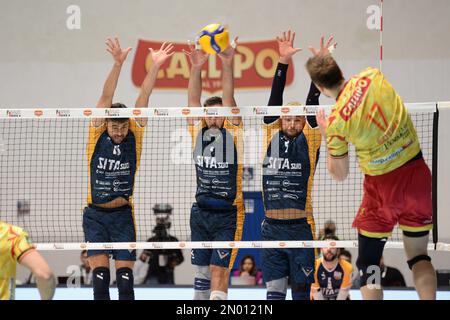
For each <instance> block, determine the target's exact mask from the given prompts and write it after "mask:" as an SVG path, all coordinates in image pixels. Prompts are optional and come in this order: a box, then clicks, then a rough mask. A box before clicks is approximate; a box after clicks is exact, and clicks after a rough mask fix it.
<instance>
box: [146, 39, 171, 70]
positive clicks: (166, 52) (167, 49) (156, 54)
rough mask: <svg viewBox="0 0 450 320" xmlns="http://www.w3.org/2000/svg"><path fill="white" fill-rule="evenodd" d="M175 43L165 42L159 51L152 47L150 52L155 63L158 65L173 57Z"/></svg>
mask: <svg viewBox="0 0 450 320" xmlns="http://www.w3.org/2000/svg"><path fill="white" fill-rule="evenodd" d="M173 48H174V47H173V44H172V43H167V42H164V43H163V44H162V45H161V47H160V48H159V50H158V51H155V50H153V49H152V48H150V49H149V50H150V54H151V55H152V60H153V63H154V64H155V65H157V66H161V65H163V64H164V62H166V60H167V58H169V57H171V56H172V55H173V54H174V53H175V51H173Z"/></svg>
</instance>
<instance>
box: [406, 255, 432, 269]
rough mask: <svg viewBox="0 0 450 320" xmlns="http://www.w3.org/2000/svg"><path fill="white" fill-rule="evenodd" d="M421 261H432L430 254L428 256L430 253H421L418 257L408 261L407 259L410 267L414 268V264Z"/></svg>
mask: <svg viewBox="0 0 450 320" xmlns="http://www.w3.org/2000/svg"><path fill="white" fill-rule="evenodd" d="M419 261H428V262H431V258H430V256H428V255H426V254H421V255H419V256H416V257H414V258H412V259H411V260H408V261H407V262H408V266H409V269H410V270H412V268H413V266H414V265H415V264H416V263H417V262H419Z"/></svg>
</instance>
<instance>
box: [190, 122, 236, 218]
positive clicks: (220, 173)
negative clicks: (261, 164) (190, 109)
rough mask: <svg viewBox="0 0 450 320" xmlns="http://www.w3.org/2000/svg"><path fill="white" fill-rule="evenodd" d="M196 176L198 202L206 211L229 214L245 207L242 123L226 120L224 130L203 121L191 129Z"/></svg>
mask: <svg viewBox="0 0 450 320" xmlns="http://www.w3.org/2000/svg"><path fill="white" fill-rule="evenodd" d="M188 129H189V133H190V135H191V138H192V148H193V160H194V163H195V170H196V176H197V191H196V195H195V199H196V202H197V204H198V205H199V206H200V207H201V208H203V209H216V210H229V209H232V208H233V207H234V206H237V205H242V203H243V196H242V175H243V163H244V141H243V132H244V131H243V123H242V121H241V122H240V124H239V125H234V124H233V123H231V121H230V120H229V119H228V118H226V119H225V121H224V125H223V127H222V128H221V129H214V128H211V129H210V128H208V127H207V125H206V122H205V120H204V119H202V120H199V121H197V122H196V123H194V124H189V125H188Z"/></svg>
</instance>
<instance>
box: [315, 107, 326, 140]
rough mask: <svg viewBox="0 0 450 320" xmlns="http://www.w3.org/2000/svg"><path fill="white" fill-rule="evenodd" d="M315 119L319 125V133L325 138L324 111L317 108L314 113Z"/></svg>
mask: <svg viewBox="0 0 450 320" xmlns="http://www.w3.org/2000/svg"><path fill="white" fill-rule="evenodd" d="M316 121H317V124H318V125H319V130H320V133H321V134H322V137H323V138H324V139H326V138H327V126H328V118H327V116H326V115H325V111H324V110H323V109H319V110H318V111H317V113H316Z"/></svg>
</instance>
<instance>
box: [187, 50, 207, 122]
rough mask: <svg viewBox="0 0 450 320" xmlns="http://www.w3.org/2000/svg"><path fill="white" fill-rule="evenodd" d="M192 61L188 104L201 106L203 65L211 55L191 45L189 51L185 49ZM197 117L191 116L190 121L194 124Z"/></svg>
mask: <svg viewBox="0 0 450 320" xmlns="http://www.w3.org/2000/svg"><path fill="white" fill-rule="evenodd" d="M183 52H184V53H185V54H186V55H187V56H188V57H189V61H190V62H191V74H190V76H189V86H188V106H189V107H201V106H202V103H201V96H202V67H203V65H204V64H205V62H206V61H207V60H208V57H209V55H208V54H207V53H204V52H203V51H202V50H200V49H196V48H195V45H194V44H190V45H189V51H187V50H183ZM193 122H195V119H192V118H189V119H188V123H189V124H193Z"/></svg>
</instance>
